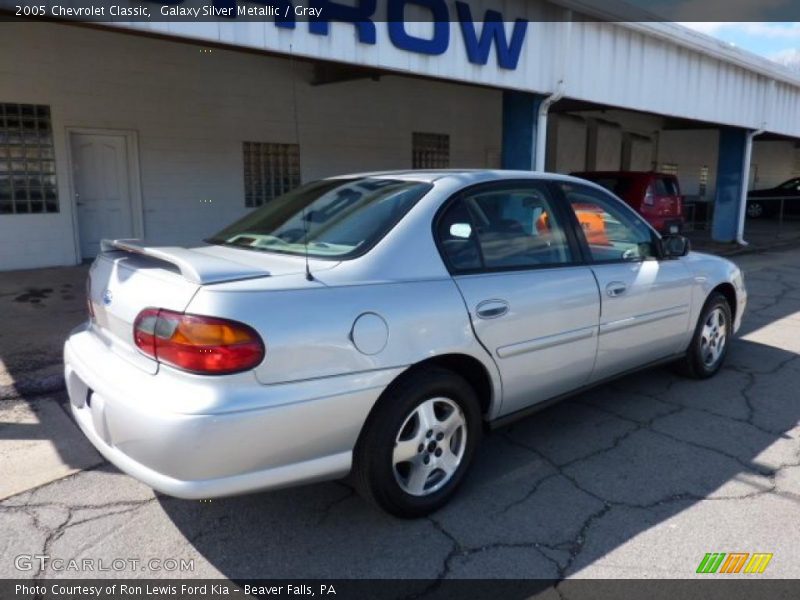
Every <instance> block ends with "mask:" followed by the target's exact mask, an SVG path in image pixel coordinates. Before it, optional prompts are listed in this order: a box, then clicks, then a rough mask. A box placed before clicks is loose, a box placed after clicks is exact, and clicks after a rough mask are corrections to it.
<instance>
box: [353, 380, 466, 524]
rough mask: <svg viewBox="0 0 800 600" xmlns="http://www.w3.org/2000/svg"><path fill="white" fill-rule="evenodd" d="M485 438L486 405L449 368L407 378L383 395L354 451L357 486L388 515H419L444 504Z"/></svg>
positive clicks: (366, 497) (360, 491) (453, 491)
mask: <svg viewBox="0 0 800 600" xmlns="http://www.w3.org/2000/svg"><path fill="white" fill-rule="evenodd" d="M481 434H482V418H481V410H480V404H479V401H478V397H477V395H476V393H475V390H474V389H473V388H472V386H471V385H470V384H469V383H467V381H466V380H465V379H464V378H463V377H461V376H459V375H457V374H456V373H453V372H452V371H448V370H446V369H441V368H426V369H421V370H418V371H414V372H411V373H408V374H406V375H405V376H404V377H402V378H401V379H400V380H398V381H397V382H395V383H393V384H392V385H391V386H390V387H389V388H388V389H387V390H386V391H385V392H384V394H383V395H382V396H381V398H380V399H379V400H378V403H377V404H376V406H375V408H374V409H373V411H372V413H371V414H370V416H369V418H368V419H367V423H366V424H365V426H364V429H363V431H362V433H361V435H360V437H359V440H358V443H357V444H356V448H355V451H354V457H353V472H352V474H351V475H352V481H353V483H354V485H355V487H356V489H357V490H358V491H359V493H360V494H361V495H362V496H363V497H364V498H365V499H367V500H368V501H370V502H372V503H373V504H375V505H377V506H378V507H380V508H382V509H383V510H385V511H386V512H388V513H390V514H392V515H395V516H397V517H401V518H416V517H422V516H425V515H427V514H430V513H432V512H434V511H436V510H438V509H439V508H441V507H442V506H444V505H445V504H446V503H447V502H448V501H449V500H450V498H451V497H452V496H453V494H454V493H455V491H456V489H457V488H458V486H459V484H460V483H461V481H462V480H463V479H464V476H465V474H466V472H467V470H468V468H469V466H470V463H471V462H472V457H473V455H474V454H475V449H476V448H477V446H478V443H479V441H480V438H481Z"/></svg>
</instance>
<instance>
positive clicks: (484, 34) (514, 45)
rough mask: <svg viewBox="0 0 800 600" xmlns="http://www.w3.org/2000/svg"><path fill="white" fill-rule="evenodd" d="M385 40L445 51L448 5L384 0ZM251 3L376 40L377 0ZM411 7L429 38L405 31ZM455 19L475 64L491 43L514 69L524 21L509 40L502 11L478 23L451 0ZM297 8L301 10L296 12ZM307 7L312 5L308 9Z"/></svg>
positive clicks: (314, 26) (282, 18)
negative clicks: (426, 24) (346, 26)
mask: <svg viewBox="0 0 800 600" xmlns="http://www.w3.org/2000/svg"><path fill="white" fill-rule="evenodd" d="M386 1H387V3H388V5H387V9H388V12H387V23H386V24H387V28H388V33H389V41H391V43H392V45H393V46H395V47H396V48H400V49H401V50H406V51H408V52H415V53H417V54H427V55H431V56H436V55H440V54H444V53H445V52H447V49H448V48H449V47H450V17H451V15H450V10H449V9H448V7H447V2H446V0H386ZM182 2H183V0H161V3H162V4H181V3H182ZM254 3H256V4H261V5H267V6H270V7H272V8H273V9H276V10H275V11H274V13H275V16H274V18H275V26H276V27H282V28H286V29H294V28H295V27H296V26H297V23H296V20H297V16H298V15H308V30H309V32H311V33H313V34H315V35H328V33H329V30H330V23H332V22H340V23H351V24H352V25H353V27H354V28H355V33H356V37H357V39H358V41H359V42H361V43H362V44H371V45H374V44H376V43H377V32H376V27H375V21H374V19H373V17H374V15H375V10H376V8H377V7H376V4H377V0H358V1H357V2H356V3H355V5H354V6H348V5H346V4H339V3H338V2H333V1H332V0H306V3H305V4H307V7H308V8H306V7H300V6H295V5H294V4H292V0H254ZM407 6H416V7H419V8H422V9H425V10H427V11H429V12H430V14H431V22H432V23H433V33H432V35H431V36H430V37H418V36H416V35H412V34H410V33H408V31H407V30H406V23H405V9H406V7H407ZM214 7H216V8H218V9H221V10H223V11H225V12H226V13H227V14H231V15H236V14H239V13H242V14H245V13H244V12H243V9H244V7H237V0H214ZM455 8H456V11H455V12H456V15H455V17H456V20H457V22H458V24H459V29H460V31H461V36H462V38H463V39H464V46H465V47H466V51H467V59H468V60H469V61H470V62H471V63H473V64H476V65H485V64H487V63H488V62H489V55H490V54H491V51H492V46H494V48H495V54H496V57H497V66H499V67H501V68H503V69H509V70H513V69H516V68H517V65H518V64H519V57H520V54H521V52H522V45H523V43H524V42H525V34H526V33H527V29H528V21H527V20H525V19H516V20H515V21H514V25H513V29H512V32H511V39H508V37H507V36H506V31H505V26H504V22H503V15H502V14H501V13H500V12H498V11H496V10H487V11H486V13H485V14H484V16H483V23H482V25H481V26H480V32H479V31H478V29H479V26H478V25H477V24H476V23H475V21H474V20H473V15H472V10H471V9H470V6H469V4H467V3H466V2H461V1H459V2H456V3H455ZM298 9H300V10H299V11H298ZM309 9H311V10H309Z"/></svg>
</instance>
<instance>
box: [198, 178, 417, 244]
mask: <svg viewBox="0 0 800 600" xmlns="http://www.w3.org/2000/svg"><path fill="white" fill-rule="evenodd" d="M431 187H432V186H431V185H430V184H429V183H424V182H419V181H402V180H397V179H383V178H373V177H368V178H353V179H326V180H323V181H316V182H313V183H309V184H306V185H303V186H301V187H299V188H297V189H295V190H293V191H291V192H289V193H288V194H284V195H283V196H280V197H279V198H276V199H275V200H272V201H271V202H269V203H268V204H267V205H265V206H263V207H261V208H259V209H257V210H255V211H253V212H252V213H250V214H249V215H247V216H246V217H244V218H242V219H240V220H239V221H237V222H235V223H234V224H233V225H231V226H229V227H226V228H225V229H223V230H222V231H220V232H219V233H217V234H216V235H214V236H212V237H211V238H209V239H208V240H206V241H207V242H209V243H211V244H222V245H226V246H236V247H237V248H243V249H246V250H255V251H260V252H277V253H281V254H297V255H303V254H306V253H307V254H308V256H311V257H314V258H331V259H336V260H342V259H347V258H353V257H355V256H359V255H361V254H363V253H365V252H367V251H368V250H369V249H370V248H371V247H372V246H374V245H375V244H376V243H378V242H379V241H380V240H381V238H383V237H384V236H385V235H386V234H387V233H388V232H389V231H390V230H391V229H392V228H393V227H394V226H395V225H397V223H398V222H399V221H400V219H402V218H403V216H404V215H405V214H406V213H407V212H408V211H409V210H410V209H411V208H412V207H413V206H414V205H415V204H416V203H417V201H418V200H419V199H420V198H422V197H423V196H424V195H425V194H426V193H427V192H428V191H429V190H430V189H431Z"/></svg>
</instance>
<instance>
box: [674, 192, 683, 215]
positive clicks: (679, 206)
mask: <svg viewBox="0 0 800 600" xmlns="http://www.w3.org/2000/svg"><path fill="white" fill-rule="evenodd" d="M675 204H676V208H677V209H678V216H679V217H680V216H681V214H682V213H683V196H678V197H677V198H676V199H675Z"/></svg>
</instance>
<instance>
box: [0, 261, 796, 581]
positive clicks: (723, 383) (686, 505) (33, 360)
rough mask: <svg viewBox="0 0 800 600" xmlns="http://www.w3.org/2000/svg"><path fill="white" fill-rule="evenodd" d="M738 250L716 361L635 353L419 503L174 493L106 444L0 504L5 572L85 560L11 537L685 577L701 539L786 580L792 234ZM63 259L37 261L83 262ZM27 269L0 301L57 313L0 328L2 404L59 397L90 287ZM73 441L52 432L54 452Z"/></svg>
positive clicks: (305, 570) (89, 551)
mask: <svg viewBox="0 0 800 600" xmlns="http://www.w3.org/2000/svg"><path fill="white" fill-rule="evenodd" d="M736 260H737V262H739V263H740V264H741V265H742V267H743V268H744V269H745V273H746V282H747V287H748V290H749V294H750V304H749V308H748V313H747V315H746V318H745V324H744V327H743V331H742V332H741V333H740V336H739V337H738V338H737V339H736V340H735V341H734V342H733V344H732V346H731V348H730V353H729V357H728V361H727V364H726V366H725V368H724V370H723V371H722V372H721V373H720V374H719V376H717V377H716V378H715V379H712V380H709V381H703V382H697V381H692V380H687V379H683V378H681V377H679V376H677V375H674V374H673V373H672V372H671V371H670V370H669V369H668V368H664V369H656V370H651V371H646V372H642V373H639V374H637V375H634V376H630V377H627V378H624V379H621V380H618V381H616V382H614V383H612V384H609V385H606V386H604V387H601V388H598V389H595V390H593V391H591V392H588V393H584V394H582V395H580V396H577V397H575V398H573V399H571V400H567V401H565V402H563V403H561V404H558V405H556V406H554V407H551V408H549V409H547V410H545V411H543V412H541V413H539V414H537V415H534V416H532V417H530V418H528V419H526V420H524V421H520V422H518V423H516V424H514V425H513V426H510V427H506V428H504V429H502V430H499V431H496V432H494V433H493V434H491V435H489V436H488V437H487V438H485V440H484V444H483V446H482V448H481V449H480V451H479V453H478V456H477V460H476V463H475V465H474V468H473V470H472V473H471V474H470V476H469V477H468V479H467V481H466V482H465V484H464V486H463V487H462V489H461V491H460V493H459V494H458V496H457V497H456V498H455V499H454V501H453V502H452V503H451V504H450V505H449V506H447V507H446V508H445V509H443V510H441V511H439V512H438V513H436V514H435V515H433V516H432V517H430V518H428V519H421V520H417V521H401V520H397V519H394V518H391V517H389V516H386V515H384V514H382V513H380V512H378V511H377V510H374V509H372V508H371V507H369V506H368V505H367V504H365V503H364V502H363V501H362V500H361V499H360V498H359V497H358V496H357V495H355V494H354V493H353V491H352V489H351V488H350V487H348V485H347V484H346V483H343V482H333V483H324V484H318V485H312V486H307V487H301V488H295V489H288V490H282V491H277V492H271V493H263V494H254V495H249V496H243V497H237V498H229V499H221V500H214V501H211V502H196V501H185V500H178V499H174V498H169V497H164V496H160V495H157V494H154V493H153V492H152V491H151V490H150V489H149V488H147V487H146V486H144V485H142V484H140V483H138V482H136V481H135V480H133V479H131V478H129V477H127V476H126V475H123V474H121V473H119V472H118V471H117V470H116V469H114V468H113V467H111V466H110V465H108V464H106V463H104V462H103V461H102V460H99V459H98V460H96V461H94V462H93V463H92V461H89V464H90V466H89V467H88V468H82V467H81V468H79V469H78V470H77V472H74V473H72V474H69V475H67V476H65V477H61V478H59V479H57V480H55V481H52V482H50V483H46V484H44V485H40V486H38V487H34V488H33V489H30V490H27V491H24V492H22V493H17V494H14V495H11V496H10V497H8V498H6V499H5V500H3V501H2V502H0V531H2V532H3V535H2V536H0V577H36V578H40V577H54V576H66V577H78V576H82V575H83V576H85V575H86V574H82V573H74V572H56V571H54V570H53V569H52V568H45V569H44V570H40V569H35V568H34V569H31V570H30V571H24V572H20V571H18V570H16V569H15V566H14V560H13V558H14V557H15V556H17V555H19V554H48V555H50V556H51V557H60V558H64V559H70V558H77V559H84V558H90V559H94V560H98V559H103V560H104V561H109V562H110V561H111V560H113V559H115V558H123V559H127V558H138V559H141V560H147V559H150V558H158V559H165V558H175V559H186V560H193V561H194V570H193V571H189V572H183V573H178V572H165V571H142V570H132V569H130V568H126V569H125V570H122V571H119V572H112V573H104V574H103V575H104V576H109V575H111V576H120V577H129V576H133V577H142V576H147V577H176V576H185V577H189V576H191V577H226V578H248V577H262V578H396V577H402V578H417V579H434V580H436V579H441V578H561V577H573V578H690V577H695V576H696V575H695V569H696V567H697V565H698V563H699V562H700V560H701V559H702V558H703V556H704V554H705V553H707V552H769V553H773V554H774V558H773V559H772V562H771V563H770V564H769V567H768V569H767V570H766V572H765V573H764V574H763V577H770V578H798V577H800V561H798V560H797V556H798V555H800V539H799V538H798V535H797V531H798V525H800V426H798V422H799V420H800V402H798V389H800V361H798V360H797V359H798V353H800V250H797V249H793V250H784V251H780V252H774V253H770V254H759V255H747V256H741V257H738V258H737V259H736ZM66 271H67V270H58V271H54V272H53V273H51V274H50V275H49V277H51V278H52V277H54V278H56V279H57V278H58V277H63V278H66V279H69V277H74V278H75V279H76V280H77V281H79V280H80V279H79V278H80V277H82V274H81V273H80V272H79V271H76V270H73V271H72V273H73V274H72V275H68V274H64V273H65V272H66ZM31 277H33V276H31ZM25 281H26V282H27V283H25V284H24V285H28V286H29V287H30V286H31V285H33V284H32V283H31V282H30V281H28V280H27V279H26V280H25ZM14 285H16V284H14ZM24 285H23V286H22V287H21V288H20V289H21V290H22V291H20V293H19V294H17V295H14V293H9V292H8V291H7V290H8V288H9V287H11V288H13V285H12V283H9V281H8V280H3V279H1V278H0V309H5V308H8V307H7V306H5V304H3V303H6V302H7V303H12V302H17V304H19V306H16V305H14V306H11V304H9V305H8V306H9V307H11V308H10V309H9V310H11V309H13V310H14V311H17V313H19V314H22V313H24V314H30V315H31V318H37V317H36V315H42V316H43V317H42V318H43V319H44V317H45V316H46V315H48V314H50V312H58V311H48V310H47V309H48V303H50V302H52V303H55V304H56V305H58V306H62V305H63V304H64V303H66V308H65V309H64V310H63V311H62V312H63V313H64V314H65V315H67V316H64V315H62V317H63V318H62V317H60V318H59V319H58V322H57V323H55V324H54V323H51V327H49V328H48V327H46V326H45V325H42V324H41V323H40V324H38V325H37V326H36V327H37V328H39V329H40V330H41V332H42V333H41V335H37V336H32V337H29V338H28V339H27V340H24V341H20V337H19V335H18V334H14V335H9V334H6V335H5V337H0V359H1V360H2V361H3V362H4V364H5V371H6V373H5V380H3V379H0V392H2V394H0V399H2V400H0V410H2V409H3V407H8V406H11V405H12V404H14V403H16V404H24V405H26V406H28V407H29V408H31V410H33V411H34V412H37V411H41V407H42V406H43V405H44V404H48V405H52V404H55V405H58V406H60V407H62V408H63V403H64V402H65V395H64V393H63V391H62V389H61V388H60V386H59V384H58V380H57V377H56V376H55V375H54V374H55V373H56V372H57V369H58V368H59V366H58V365H60V363H59V356H60V347H59V346H58V343H59V340H60V337H63V335H65V334H66V331H67V330H68V329H69V326H71V324H73V323H72V321H71V319H72V320H74V319H77V320H79V319H80V315H79V314H78V312H79V307H80V303H81V302H82V301H81V299H80V298H79V297H78V294H75V295H74V296H73V294H72V293H64V291H63V290H69V289H72V288H66V287H59V286H63V285H64V282H62V283H58V282H57V284H56V285H54V286H50V287H52V288H53V289H55V290H61V292H53V293H51V294H50V295H49V299H48V298H44V299H42V298H41V294H39V295H38V296H37V295H36V294H34V295H33V296H30V295H28V296H25V298H24V299H23V300H18V298H19V296H20V294H22V292H23V291H24V290H23V289H22V288H24ZM45 287H48V286H42V285H40V286H39V288H36V289H42V288H45ZM59 293H60V294H61V296H60V297H58V294H59ZM64 296H68V297H67V298H64ZM36 298H39V299H40V301H39V302H37V303H33V304H30V300H31V299H36ZM59 303H60V304H59ZM37 306H38V308H37ZM76 307H78V308H76ZM42 308H44V309H45V310H42ZM20 311H22V312H20ZM25 311H28V312H27V313H25ZM70 311H74V312H70ZM17 313H15V314H17ZM18 320H19V321H20V322H21V321H22V320H24V319H18ZM45 320H46V319H45ZM15 321H16V320H15ZM23 326H24V325H19V327H20V328H23ZM30 340H35V341H33V342H32V341H30ZM4 382H5V383H4ZM37 407H38V408H37ZM70 426H71V424H70ZM4 431H5V430H4V429H3V424H2V423H0V444H2V443H3V440H4V437H6V436H4ZM25 431H28V430H25ZM8 437H14V436H8ZM16 437H19V436H16ZM40 437H41V436H40ZM76 443H78V442H70V443H69V444H65V443H64V440H63V439H61V440H60V441H59V440H53V444H54V445H55V447H56V449H57V450H58V451H59V452H60V453H61V454H62V456H64V455H67V454H68V452H67V448H66V447H65V446H68V447H70V448H72V447H73V446H74V444H76ZM0 458H3V460H5V459H6V458H9V459H10V458H13V457H9V456H6V455H3V454H0ZM64 460H65V461H66V462H67V463H69V462H70V461H71V460H74V459H71V458H69V456H67V457H66V458H64ZM30 468H32V469H35V468H36V465H30Z"/></svg>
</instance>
